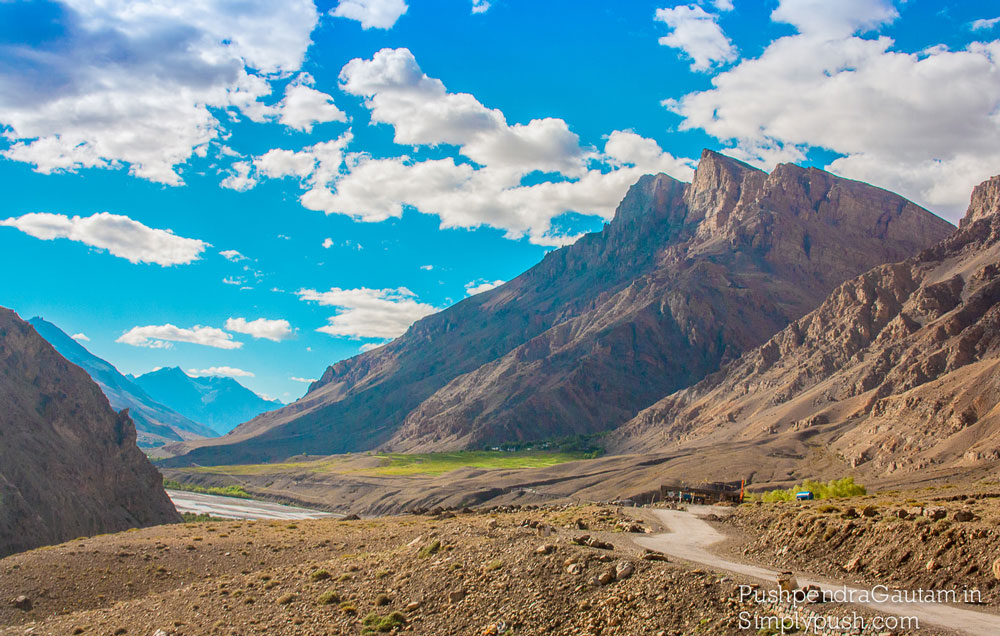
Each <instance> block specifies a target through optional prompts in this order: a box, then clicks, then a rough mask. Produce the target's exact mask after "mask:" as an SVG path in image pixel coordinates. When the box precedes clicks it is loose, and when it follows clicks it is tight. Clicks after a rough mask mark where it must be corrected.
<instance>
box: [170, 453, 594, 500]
mask: <svg viewBox="0 0 1000 636" xmlns="http://www.w3.org/2000/svg"><path fill="white" fill-rule="evenodd" d="M593 456H594V455H593V454H592V453H583V452H558V451H538V450H524V451H514V452H507V451H455V452H451V453H419V454H412V455H410V454H405V453H373V454H370V455H369V454H364V455H339V456H337V457H325V458H322V459H316V460H311V461H295V462H279V463H274V464H242V465H233V466H198V467H194V468H187V469H185V472H190V473H207V474H213V475H273V474H278V473H289V472H291V473H294V472H310V473H340V474H356V475H382V476H411V475H413V476H417V475H443V474H444V473H448V472H451V471H453V470H458V469H459V468H481V469H484V470H500V469H505V470H511V469H518V468H544V467H546V466H554V465H556V464H562V463H565V462H571V461H576V460H578V459H588V458H592V457H593ZM237 496H238V495H237Z"/></svg>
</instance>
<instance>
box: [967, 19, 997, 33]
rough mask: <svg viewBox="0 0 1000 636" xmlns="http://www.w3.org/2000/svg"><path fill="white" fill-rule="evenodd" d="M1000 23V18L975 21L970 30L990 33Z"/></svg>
mask: <svg viewBox="0 0 1000 636" xmlns="http://www.w3.org/2000/svg"><path fill="white" fill-rule="evenodd" d="M998 22H1000V18H982V19H980V20H975V21H974V22H973V23H972V24H971V25H969V28H971V29H972V30H973V31H988V30H989V29H992V28H993V27H995V26H996V25H997V23H998Z"/></svg>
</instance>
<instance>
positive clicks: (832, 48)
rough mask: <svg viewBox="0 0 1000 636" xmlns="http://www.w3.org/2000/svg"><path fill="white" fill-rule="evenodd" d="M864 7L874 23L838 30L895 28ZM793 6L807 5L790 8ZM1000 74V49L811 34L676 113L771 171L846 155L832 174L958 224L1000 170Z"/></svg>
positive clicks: (773, 47) (775, 49)
mask: <svg viewBox="0 0 1000 636" xmlns="http://www.w3.org/2000/svg"><path fill="white" fill-rule="evenodd" d="M865 4H866V6H870V7H871V8H872V12H870V13H868V14H867V17H864V15H862V14H860V13H859V14H858V15H857V16H855V18H856V19H854V21H853V22H851V21H847V22H846V26H844V21H843V20H842V26H841V27H840V28H839V30H836V31H835V32H839V33H843V32H844V30H845V29H851V28H864V27H865V26H866V25H870V24H873V21H877V20H879V19H888V18H887V17H883V18H879V17H878V16H886V15H888V13H887V11H888V9H886V8H885V7H884V6H883V9H884V11H883V12H882V13H879V12H877V11H875V10H874V8H875V7H877V6H878V5H877V3H873V4H871V5H869V4H868V3H865ZM793 5H794V6H795V7H801V6H804V5H799V4H797V3H788V2H783V3H782V5H781V7H779V8H781V9H786V8H788V7H792V6H793ZM835 5H836V6H839V4H837V3H829V4H826V3H824V6H826V7H828V8H830V11H833V12H836V11H838V9H836V8H831V7H834V6H835ZM786 17H787V18H788V19H791V18H790V17H788V16H786ZM862 18H864V19H863V20H862ZM803 19H804V18H803ZM810 20H811V18H810ZM845 20H846V18H845ZM806 27H808V28H812V25H811V24H809V25H806V26H804V27H803V28H806ZM998 75H1000V41H994V42H988V43H972V44H970V45H969V46H968V47H966V48H965V49H963V50H957V51H950V50H948V49H946V48H944V47H933V48H931V49H927V50H924V51H921V52H918V53H906V52H900V51H895V50H893V42H892V40H890V39H889V38H886V37H880V38H877V39H864V38H860V37H853V36H850V35H845V36H842V37H839V38H838V37H834V36H832V35H831V32H830V31H824V32H821V33H819V34H813V33H812V32H807V33H804V34H799V35H793V36H788V37H783V38H780V39H778V40H776V41H774V42H772V43H771V44H770V45H769V46H768V47H767V48H766V49H765V51H764V52H763V54H762V55H761V56H760V57H759V58H756V59H746V60H744V61H742V62H741V63H740V64H738V65H737V66H735V67H733V68H732V69H730V70H728V71H726V72H723V73H720V74H719V75H717V76H716V77H714V78H713V80H712V84H713V87H712V88H711V89H710V90H706V91H701V92H695V93H690V94H688V95H685V96H684V97H682V98H681V99H679V100H668V101H666V102H665V104H666V105H667V107H668V108H670V109H671V110H673V111H675V112H676V113H678V114H679V115H681V116H682V117H683V119H684V121H683V122H682V124H681V129H690V128H701V129H703V130H705V131H706V132H707V133H709V134H710V135H712V136H714V137H716V138H718V139H720V140H724V141H726V142H729V143H732V144H734V145H735V146H736V149H735V151H734V154H736V155H737V156H740V157H741V158H743V159H744V160H748V161H751V162H752V163H756V164H758V165H763V166H765V167H767V164H770V163H773V162H774V161H788V160H796V159H801V158H803V157H804V155H805V152H806V151H807V150H808V149H809V148H810V147H818V148H824V149H826V150H829V151H832V152H834V153H837V154H839V155H841V157H840V158H838V159H836V160H834V161H832V162H831V163H830V164H829V165H828V166H827V167H828V169H830V170H832V171H833V172H836V173H837V174H841V175H843V176H845V177H849V178H854V179H860V180H864V181H869V182H872V183H876V184H878V185H880V186H883V187H887V188H890V189H892V190H894V191H896V192H899V193H900V194H902V195H903V196H906V197H908V198H910V199H913V200H915V201H917V202H918V203H920V204H922V205H925V206H928V207H930V208H931V209H934V210H936V211H938V212H941V213H943V214H944V215H945V216H947V217H948V218H950V219H952V220H955V219H957V218H959V217H960V216H961V213H962V210H963V209H964V208H965V206H966V205H967V204H968V197H969V192H970V191H971V189H972V187H973V186H975V185H976V184H978V183H979V182H981V181H983V180H984V179H986V178H988V177H989V176H991V175H992V174H994V173H995V172H996V171H997V168H996V166H998V165H1000V82H997V80H996V78H997V77H998Z"/></svg>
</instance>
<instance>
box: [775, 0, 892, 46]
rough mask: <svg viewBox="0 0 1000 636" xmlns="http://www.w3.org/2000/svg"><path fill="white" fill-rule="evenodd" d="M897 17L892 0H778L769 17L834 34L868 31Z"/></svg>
mask: <svg viewBox="0 0 1000 636" xmlns="http://www.w3.org/2000/svg"><path fill="white" fill-rule="evenodd" d="M898 17H899V13H897V12H896V8H895V7H894V6H893V5H892V0H837V1H836V2H829V0H780V2H779V3H778V8H776V9H775V10H774V11H773V12H772V13H771V19H772V20H774V21H775V22H784V23H786V24H791V25H792V26H794V27H795V28H796V29H798V31H799V32H800V33H804V34H808V35H816V36H821V37H833V38H836V37H846V36H848V35H852V34H854V33H857V32H858V31H870V30H872V29H876V28H878V27H880V26H882V25H883V24H887V23H889V22H892V21H893V20H895V19H896V18H898Z"/></svg>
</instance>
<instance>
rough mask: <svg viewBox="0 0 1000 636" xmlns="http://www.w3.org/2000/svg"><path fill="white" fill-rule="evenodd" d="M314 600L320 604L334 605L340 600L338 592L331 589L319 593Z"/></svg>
mask: <svg viewBox="0 0 1000 636" xmlns="http://www.w3.org/2000/svg"><path fill="white" fill-rule="evenodd" d="M316 602H317V603H318V604H320V605H335V604H337V603H339V602H340V594H337V593H336V592H334V591H333V590H327V591H325V592H323V593H322V594H320V595H319V597H318V598H317V599H316Z"/></svg>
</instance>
